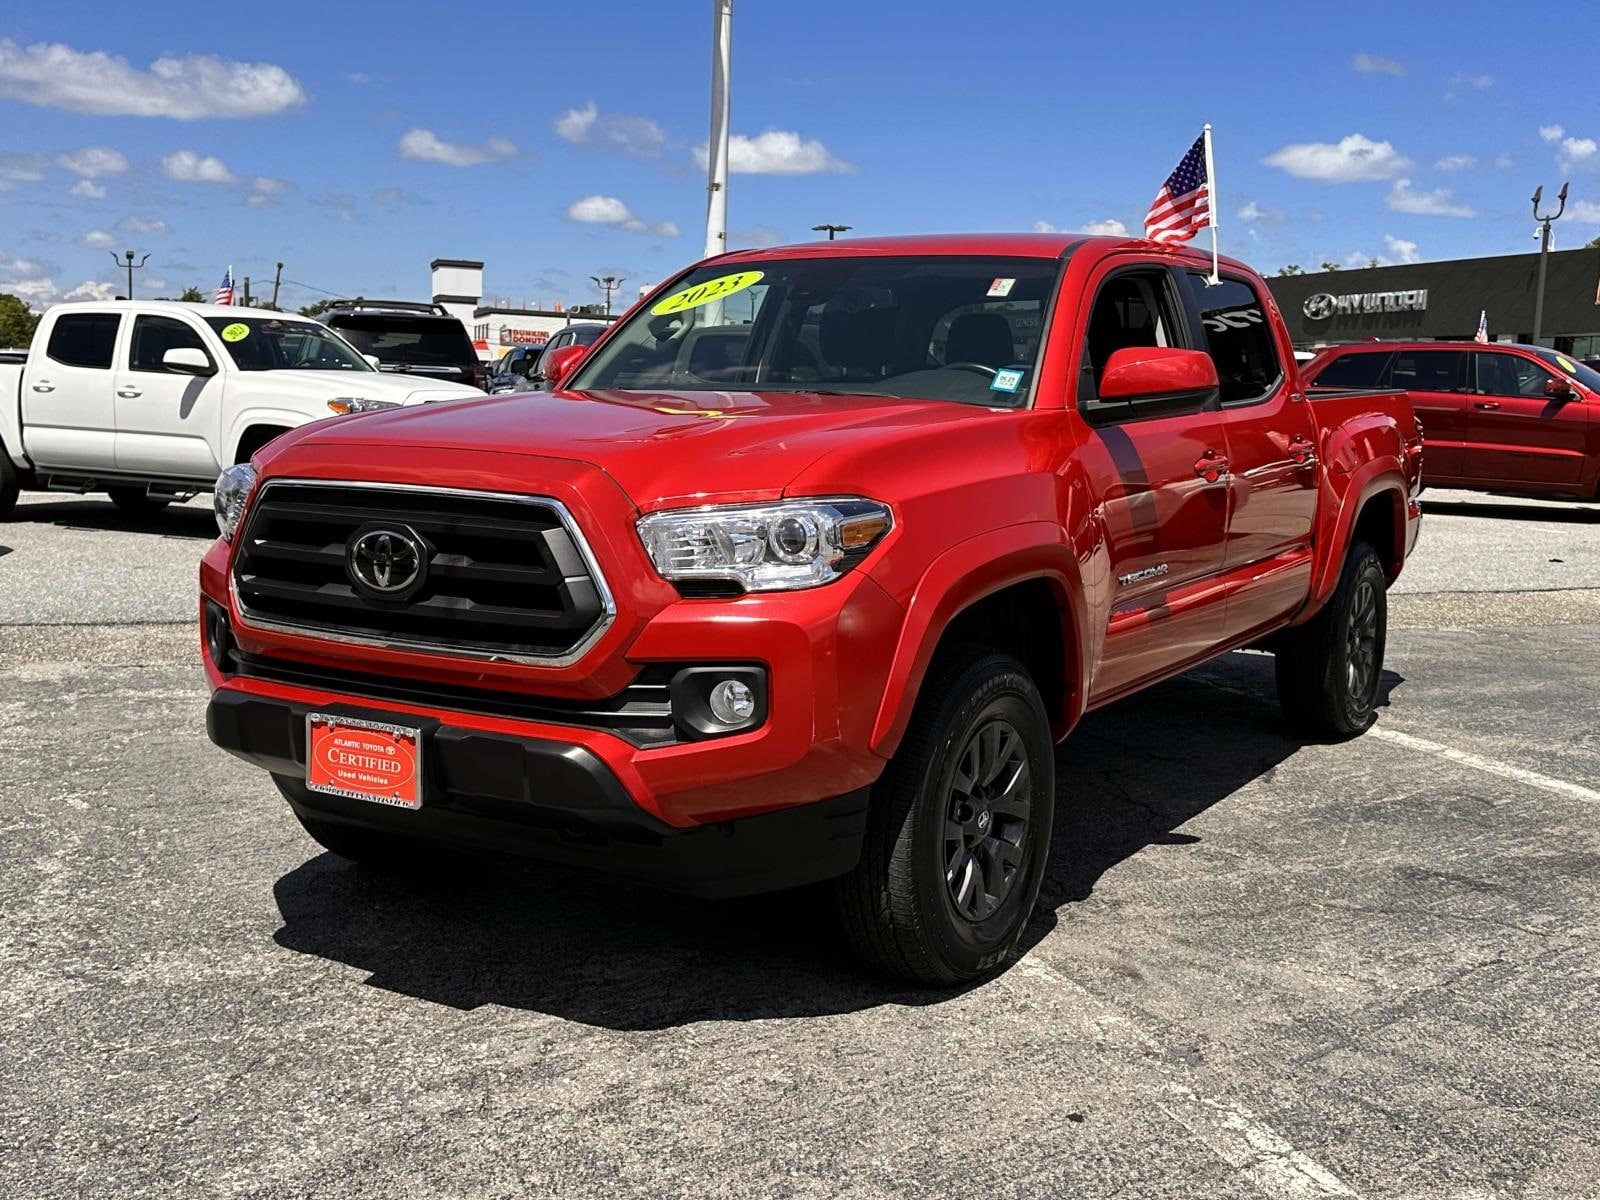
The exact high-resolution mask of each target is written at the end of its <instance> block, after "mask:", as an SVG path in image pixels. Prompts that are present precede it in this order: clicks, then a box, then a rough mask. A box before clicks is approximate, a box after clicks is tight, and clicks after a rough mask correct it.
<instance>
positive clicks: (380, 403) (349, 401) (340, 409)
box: [328, 396, 400, 417]
mask: <svg viewBox="0 0 1600 1200" xmlns="http://www.w3.org/2000/svg"><path fill="white" fill-rule="evenodd" d="M328 407H329V408H330V409H332V410H333V411H334V412H336V413H338V414H339V415H340V416H341V417H342V416H345V415H346V414H348V413H358V412H374V411H376V410H377V409H380V408H399V407H400V405H399V403H398V402H396V401H394V400H368V399H367V398H366V397H365V396H335V397H334V398H333V399H332V400H329V401H328Z"/></svg>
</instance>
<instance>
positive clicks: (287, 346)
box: [206, 316, 373, 371]
mask: <svg viewBox="0 0 1600 1200" xmlns="http://www.w3.org/2000/svg"><path fill="white" fill-rule="evenodd" d="M206 324H207V325H209V326H211V328H212V329H214V330H216V331H217V336H218V337H219V338H221V339H222V344H223V345H224V346H226V347H227V349H228V355H229V357H231V358H232V359H233V362H234V365H235V366H237V367H238V368H239V369H240V370H241V371H371V370H372V369H373V367H372V364H371V363H369V362H368V361H367V360H366V359H364V358H362V357H361V355H360V354H358V353H356V352H355V351H354V350H352V349H351V348H350V345H349V343H347V342H346V341H345V340H344V339H343V338H341V337H340V336H339V335H338V334H336V333H334V332H333V331H332V330H331V329H325V328H324V327H323V326H321V325H318V324H317V323H316V322H314V321H294V320H288V321H286V320H284V319H283V318H282V317H244V316H239V317H231V316H230V317H207V318H206Z"/></svg>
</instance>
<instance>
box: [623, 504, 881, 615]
mask: <svg viewBox="0 0 1600 1200" xmlns="http://www.w3.org/2000/svg"><path fill="white" fill-rule="evenodd" d="M892 524H893V521H892V519H891V517H890V515H889V509H888V508H887V506H885V505H882V504H879V503H877V502H876V501H874V500H862V499H858V498H856V497H846V498H843V499H837V500H836V499H828V500H793V501H785V502H783V503H779V504H756V505H748V506H746V505H739V506H732V505H730V506H728V507H725V508H724V507H716V508H692V509H675V510H669V511H667V512H659V513H652V514H650V515H649V516H648V517H643V518H641V519H640V521H639V537H640V539H641V540H642V541H643V542H644V548H645V551H646V552H647V553H648V554H649V555H650V561H651V562H653V563H655V565H656V570H657V571H660V572H661V574H662V576H663V577H664V578H666V579H671V580H674V581H681V580H689V579H731V580H734V581H736V582H738V583H739V584H741V585H742V586H743V587H744V589H745V591H747V592H787V591H793V590H795V589H798V588H809V587H816V586H817V585H819V584H823V583H830V582H832V581H833V580H835V579H837V578H839V576H841V575H843V574H844V573H845V572H846V571H848V570H849V569H850V568H851V567H852V566H854V565H855V564H856V563H857V562H859V561H860V560H861V559H862V558H864V557H865V556H866V553H867V551H869V550H871V549H872V547H873V546H875V545H877V543H878V542H879V541H880V540H881V539H882V538H883V535H884V534H886V533H888V532H889V529H890V527H891V525H892Z"/></svg>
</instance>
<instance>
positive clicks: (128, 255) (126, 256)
mask: <svg viewBox="0 0 1600 1200" xmlns="http://www.w3.org/2000/svg"><path fill="white" fill-rule="evenodd" d="M107 253H108V254H110V255H111V261H112V262H114V263H116V264H117V266H119V267H126V268H127V270H128V299H129V300H132V299H133V273H134V272H135V271H137V270H139V269H140V268H142V267H143V266H144V265H145V263H147V262H149V261H150V256H149V255H148V254H146V255H145V256H144V257H143V258H141V259H140V260H139V262H138V265H137V266H136V265H134V261H133V251H132V250H124V251H123V252H122V258H118V257H117V252H116V251H115V250H108V251H107Z"/></svg>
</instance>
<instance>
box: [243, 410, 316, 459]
mask: <svg viewBox="0 0 1600 1200" xmlns="http://www.w3.org/2000/svg"><path fill="white" fill-rule="evenodd" d="M328 415H332V414H328ZM317 419H318V418H317V417H315V416H308V415H307V414H306V413H304V412H296V411H295V410H294V409H292V408H271V407H266V406H255V407H251V408H246V409H243V410H242V411H240V412H239V413H237V414H236V415H235V416H234V418H233V422H232V423H231V424H230V425H229V426H228V435H227V438H226V441H225V443H224V445H223V447H222V450H223V457H222V458H221V459H220V460H219V461H220V462H221V463H222V465H223V466H224V467H227V466H230V465H232V464H233V463H236V462H238V461H239V444H240V442H241V441H243V439H244V437H245V435H246V434H248V433H249V432H250V431H251V430H252V429H262V428H266V429H282V430H289V429H297V428H299V427H300V426H301V425H305V424H308V423H310V422H311V421H315V420H317Z"/></svg>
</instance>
